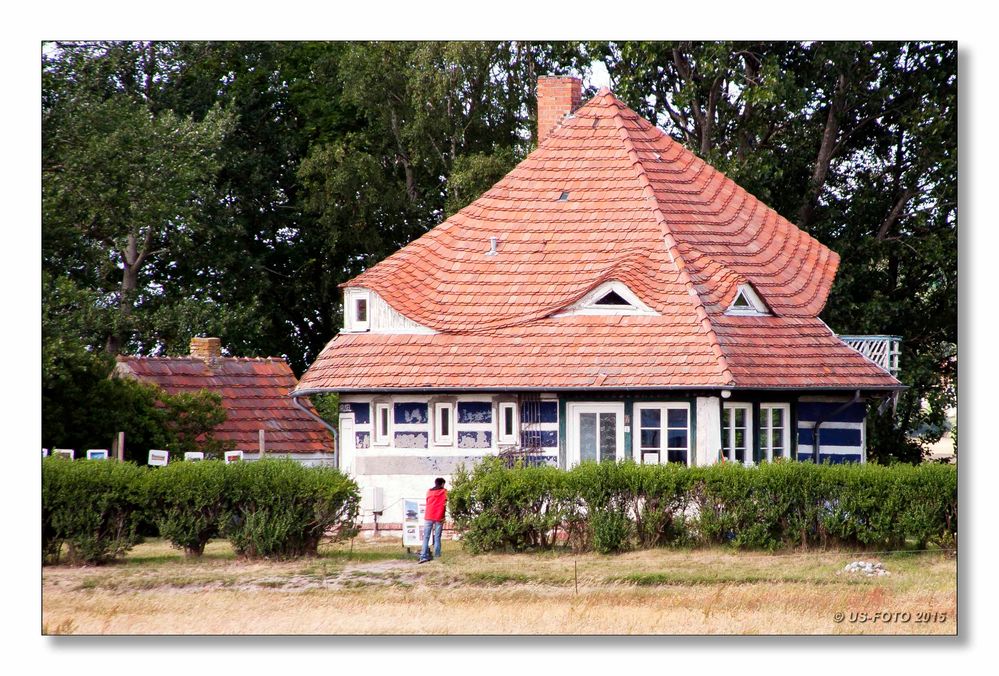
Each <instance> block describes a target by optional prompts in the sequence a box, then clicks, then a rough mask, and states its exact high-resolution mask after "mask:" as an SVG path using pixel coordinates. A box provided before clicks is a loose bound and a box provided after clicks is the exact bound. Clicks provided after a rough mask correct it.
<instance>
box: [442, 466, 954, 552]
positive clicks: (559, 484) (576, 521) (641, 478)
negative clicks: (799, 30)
mask: <svg viewBox="0 0 999 676" xmlns="http://www.w3.org/2000/svg"><path fill="white" fill-rule="evenodd" d="M449 505H450V508H451V513H452V515H453V517H454V520H455V525H456V527H457V528H458V529H459V530H460V531H462V532H463V533H464V536H465V542H466V546H467V547H468V548H469V549H470V550H472V551H493V550H525V549H547V548H552V547H555V546H565V547H571V548H573V549H583V550H585V549H595V550H596V551H599V552H603V553H608V552H614V551H622V550H625V549H628V548H629V547H631V546H633V545H637V546H640V547H654V546H676V545H695V544H711V543H717V544H727V545H731V546H733V547H738V548H744V549H766V550H776V549H785V548H790V547H812V546H821V547H825V546H830V545H834V546H848V547H865V548H878V549H894V548H900V547H907V546H916V547H920V548H923V547H926V546H927V545H929V544H935V545H939V546H949V545H952V544H953V543H954V542H955V539H956V534H957V471H956V468H955V467H953V466H948V465H919V466H910V465H896V466H890V467H884V466H878V465H853V464H850V465H818V466H817V465H814V464H811V463H799V462H785V461H780V462H775V463H768V464H762V465H760V466H758V467H750V468H747V467H743V466H741V465H736V464H729V463H726V464H722V465H716V466H712V467H697V468H687V467H682V466H676V465H666V466H648V465H647V466H639V465H636V464H634V463H632V462H624V463H603V464H595V463H584V464H582V465H580V466H578V467H576V468H574V469H572V470H570V471H568V472H564V471H560V470H557V469H555V468H552V467H522V468H508V467H505V466H504V465H503V463H501V462H497V461H495V460H493V459H487V460H486V461H484V462H482V463H480V464H478V465H476V466H475V467H474V468H473V470H472V472H471V473H468V472H459V473H458V474H457V475H456V476H455V479H454V482H453V490H452V491H451V497H450V502H449Z"/></svg>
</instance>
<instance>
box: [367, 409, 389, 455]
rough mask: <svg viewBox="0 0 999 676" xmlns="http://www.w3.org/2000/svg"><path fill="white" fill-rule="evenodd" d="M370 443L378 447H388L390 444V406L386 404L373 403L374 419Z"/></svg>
mask: <svg viewBox="0 0 999 676" xmlns="http://www.w3.org/2000/svg"><path fill="white" fill-rule="evenodd" d="M372 423H373V427H374V429H373V432H374V434H373V435H372V439H371V443H372V444H375V445H378V446H388V445H389V444H390V443H391V442H392V404H390V403H388V402H376V403H375V419H374V420H373V421H372Z"/></svg>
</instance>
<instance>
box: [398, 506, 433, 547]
mask: <svg viewBox="0 0 999 676" xmlns="http://www.w3.org/2000/svg"><path fill="white" fill-rule="evenodd" d="M426 511H427V500H426V498H403V499H402V545H403V546H404V547H422V546H423V524H424V523H425V522H426Z"/></svg>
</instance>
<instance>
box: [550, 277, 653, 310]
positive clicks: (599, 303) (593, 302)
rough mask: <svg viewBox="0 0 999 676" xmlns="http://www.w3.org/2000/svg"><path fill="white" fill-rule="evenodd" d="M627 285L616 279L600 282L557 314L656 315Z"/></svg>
mask: <svg viewBox="0 0 999 676" xmlns="http://www.w3.org/2000/svg"><path fill="white" fill-rule="evenodd" d="M658 314H659V313H658V312H656V311H655V310H653V309H652V308H650V307H649V306H648V305H646V304H645V303H643V302H642V300H641V299H640V298H639V297H638V296H637V295H636V294H635V292H634V291H632V290H631V289H629V288H628V287H627V285H625V284H623V283H622V282H619V281H617V280H611V281H608V282H604V283H603V284H600V285H599V286H597V287H596V288H594V289H591V290H590V292H589V293H587V294H586V295H585V296H583V297H582V298H581V299H580V300H579V301H578V302H576V303H575V304H574V305H572V306H571V307H568V308H566V309H565V310H564V311H563V312H561V313H559V315H558V316H564V315H658Z"/></svg>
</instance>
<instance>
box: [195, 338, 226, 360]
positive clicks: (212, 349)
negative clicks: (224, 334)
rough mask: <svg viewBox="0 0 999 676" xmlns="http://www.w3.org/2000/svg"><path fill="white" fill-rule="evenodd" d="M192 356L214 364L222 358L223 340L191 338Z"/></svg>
mask: <svg viewBox="0 0 999 676" xmlns="http://www.w3.org/2000/svg"><path fill="white" fill-rule="evenodd" d="M191 356H192V357H194V358H196V359H201V360H202V361H206V362H209V363H214V362H215V361H217V360H218V358H219V357H221V356H222V340H221V339H220V338H200V337H195V338H191Z"/></svg>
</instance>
